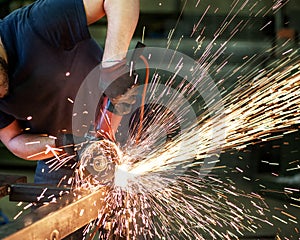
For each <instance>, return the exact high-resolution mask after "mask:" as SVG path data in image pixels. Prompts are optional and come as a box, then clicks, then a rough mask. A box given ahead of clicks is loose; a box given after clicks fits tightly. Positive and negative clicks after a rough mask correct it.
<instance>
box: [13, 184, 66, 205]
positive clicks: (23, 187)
mask: <svg viewBox="0 0 300 240" xmlns="http://www.w3.org/2000/svg"><path fill="white" fill-rule="evenodd" d="M70 191H71V188H68V187H56V186H55V185H39V184H28V183H25V184H12V185H10V186H9V201H13V202H39V203H43V202H50V201H51V200H52V199H53V198H59V197H61V196H62V195H64V194H68V193H70Z"/></svg>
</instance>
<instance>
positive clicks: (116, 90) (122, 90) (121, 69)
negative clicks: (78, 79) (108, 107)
mask: <svg viewBox="0 0 300 240" xmlns="http://www.w3.org/2000/svg"><path fill="white" fill-rule="evenodd" d="M132 72H133V71H132ZM134 77H135V75H134V74H133V73H130V69H129V66H128V65H127V64H126V59H123V60H122V61H121V62H119V63H117V64H115V65H113V66H111V67H106V68H104V67H102V66H100V80H99V88H100V89H101V90H102V91H103V92H104V94H105V95H106V96H107V97H108V98H109V100H110V101H111V103H112V104H113V106H114V111H115V113H116V114H118V115H124V114H127V113H129V112H130V111H131V108H132V105H133V104H134V103H135V102H136V96H137V94H138V91H137V90H138V89H137V85H136V84H135V79H134Z"/></svg>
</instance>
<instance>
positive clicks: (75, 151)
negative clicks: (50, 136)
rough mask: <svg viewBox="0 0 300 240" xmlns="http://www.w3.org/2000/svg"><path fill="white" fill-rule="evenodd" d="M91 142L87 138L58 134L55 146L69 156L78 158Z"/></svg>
mask: <svg viewBox="0 0 300 240" xmlns="http://www.w3.org/2000/svg"><path fill="white" fill-rule="evenodd" d="M88 142H89V140H88V139H87V138H85V137H77V136H74V135H73V134H62V133H60V134H58V136H57V137H56V140H55V145H56V147H57V148H61V149H63V150H64V152H65V153H67V154H68V155H69V156H74V157H76V158H78V156H79V155H80V152H81V150H82V149H83V148H84V147H85V145H86V144H87V143H88Z"/></svg>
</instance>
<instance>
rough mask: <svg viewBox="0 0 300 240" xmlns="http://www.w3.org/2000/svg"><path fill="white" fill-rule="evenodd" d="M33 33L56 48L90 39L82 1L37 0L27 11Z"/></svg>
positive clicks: (70, 46)
mask: <svg viewBox="0 0 300 240" xmlns="http://www.w3.org/2000/svg"><path fill="white" fill-rule="evenodd" d="M29 19H30V20H31V24H32V27H33V29H34V31H35V32H36V33H37V34H38V35H40V37H42V38H43V39H45V40H46V41H47V42H48V43H49V44H50V45H53V46H54V47H56V48H59V47H62V48H64V49H71V48H73V47H74V46H75V44H76V43H78V42H80V41H82V40H85V39H88V38H90V33H89V30H88V25H87V19H86V13H85V10H84V5H83V0H38V1H36V2H34V3H33V5H32V7H31V8H30V11H29Z"/></svg>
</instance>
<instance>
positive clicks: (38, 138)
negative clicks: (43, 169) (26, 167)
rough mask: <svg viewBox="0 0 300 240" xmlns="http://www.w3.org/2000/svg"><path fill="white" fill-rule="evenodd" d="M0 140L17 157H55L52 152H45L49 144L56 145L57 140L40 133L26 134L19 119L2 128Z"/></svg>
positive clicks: (33, 158)
mask: <svg viewBox="0 0 300 240" xmlns="http://www.w3.org/2000/svg"><path fill="white" fill-rule="evenodd" d="M0 140H1V141H2V143H3V144H4V145H5V146H6V147H7V149H8V150H9V151H11V152H12V153H13V154H14V155H16V156H17V157H20V158H23V159H25V160H41V159H47V158H50V157H53V154H52V153H51V152H50V153H48V154H45V151H46V149H47V147H46V146H47V145H48V146H50V147H55V140H54V139H53V138H50V137H48V136H44V135H38V134H24V133H23V131H22V129H21V127H20V126H19V124H18V121H17V120H15V121H13V122H12V123H11V124H10V125H8V126H7V127H5V128H2V129H0Z"/></svg>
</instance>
